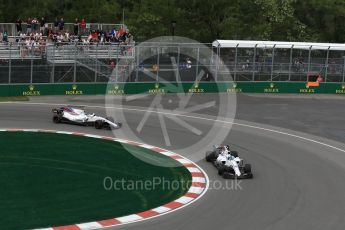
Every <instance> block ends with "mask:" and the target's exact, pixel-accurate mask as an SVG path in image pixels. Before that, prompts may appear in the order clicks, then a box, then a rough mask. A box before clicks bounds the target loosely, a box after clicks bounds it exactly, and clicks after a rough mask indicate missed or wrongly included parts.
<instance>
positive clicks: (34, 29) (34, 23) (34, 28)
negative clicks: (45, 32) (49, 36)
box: [31, 18, 39, 33]
mask: <svg viewBox="0 0 345 230" xmlns="http://www.w3.org/2000/svg"><path fill="white" fill-rule="evenodd" d="M31 25H32V26H31V30H32V32H34V33H36V32H37V31H38V26H39V22H38V20H37V18H34V19H32V21H31Z"/></svg>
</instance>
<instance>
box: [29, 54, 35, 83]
mask: <svg viewBox="0 0 345 230" xmlns="http://www.w3.org/2000/svg"><path fill="white" fill-rule="evenodd" d="M33 69H34V59H33V58H32V57H31V64H30V83H32V79H33Z"/></svg>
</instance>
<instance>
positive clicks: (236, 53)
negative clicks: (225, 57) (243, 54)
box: [234, 44, 240, 81]
mask: <svg viewBox="0 0 345 230" xmlns="http://www.w3.org/2000/svg"><path fill="white" fill-rule="evenodd" d="M239 45H240V44H237V45H236V49H235V69H234V81H236V75H237V55H238V46H239Z"/></svg>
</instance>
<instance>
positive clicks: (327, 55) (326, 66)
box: [325, 46, 331, 82]
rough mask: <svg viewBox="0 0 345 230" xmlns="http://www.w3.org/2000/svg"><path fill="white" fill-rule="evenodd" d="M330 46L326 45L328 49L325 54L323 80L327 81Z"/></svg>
mask: <svg viewBox="0 0 345 230" xmlns="http://www.w3.org/2000/svg"><path fill="white" fill-rule="evenodd" d="M330 48H331V47H330V46H328V49H327V54H326V63H325V82H327V75H328V58H329V49H330Z"/></svg>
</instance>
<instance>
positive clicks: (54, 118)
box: [53, 115, 61, 124]
mask: <svg viewBox="0 0 345 230" xmlns="http://www.w3.org/2000/svg"><path fill="white" fill-rule="evenodd" d="M53 122H54V123H55V124H57V123H61V117H60V116H58V115H55V116H53Z"/></svg>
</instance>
